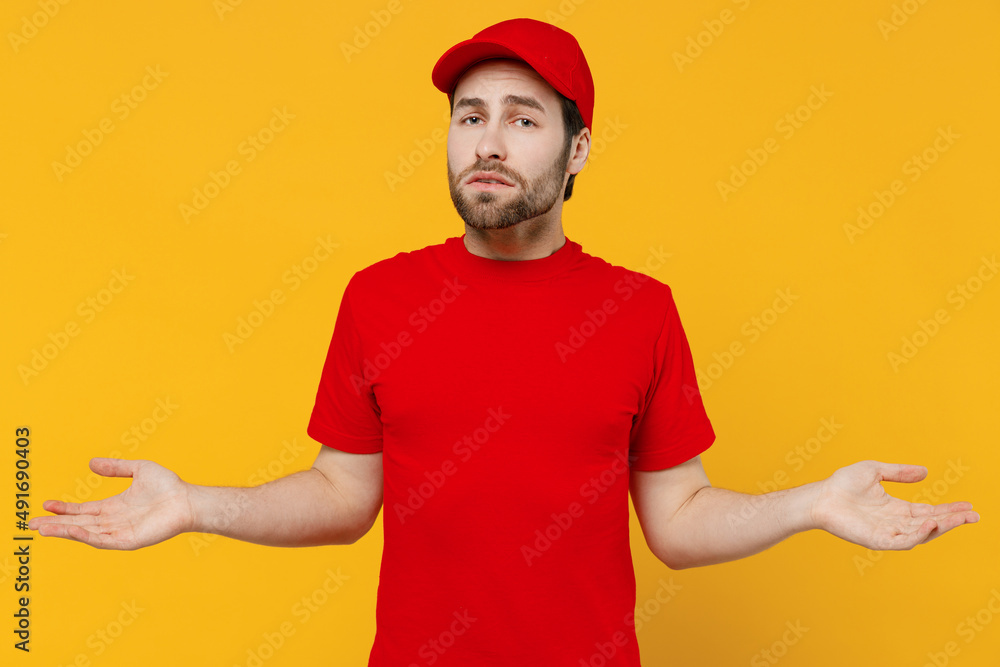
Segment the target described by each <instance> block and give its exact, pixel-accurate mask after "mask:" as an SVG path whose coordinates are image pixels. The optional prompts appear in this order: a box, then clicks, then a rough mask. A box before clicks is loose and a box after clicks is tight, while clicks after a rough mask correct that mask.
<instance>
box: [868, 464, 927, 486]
mask: <svg viewBox="0 0 1000 667" xmlns="http://www.w3.org/2000/svg"><path fill="white" fill-rule="evenodd" d="M878 472H879V476H880V477H881V478H882V480H883V481H886V482H919V481H920V480H922V479H923V478H924V477H927V468H925V467H924V466H918V465H909V464H906V463H881V462H879V463H878Z"/></svg>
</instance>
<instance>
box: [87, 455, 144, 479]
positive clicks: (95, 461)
mask: <svg viewBox="0 0 1000 667" xmlns="http://www.w3.org/2000/svg"><path fill="white" fill-rule="evenodd" d="M138 468H139V461H136V460H131V459H112V458H107V457H103V456H97V457H94V458H92V459H90V469H91V470H93V471H94V472H96V473H97V474H98V475H103V476H104V477H132V476H133V475H134V474H135V471H136V470H138Z"/></svg>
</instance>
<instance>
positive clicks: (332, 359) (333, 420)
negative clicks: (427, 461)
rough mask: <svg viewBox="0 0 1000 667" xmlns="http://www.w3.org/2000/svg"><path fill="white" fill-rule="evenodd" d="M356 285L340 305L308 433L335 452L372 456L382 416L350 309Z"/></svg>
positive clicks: (378, 444)
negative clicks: (338, 450)
mask: <svg viewBox="0 0 1000 667" xmlns="http://www.w3.org/2000/svg"><path fill="white" fill-rule="evenodd" d="M354 284H355V283H354V278H352V279H351V281H349V282H348V284H347V287H346V288H345V289H344V296H343V297H342V298H341V300H340V310H339V311H338V313H337V321H336V323H335V324H334V327H333V338H332V340H331V341H330V348H329V350H328V351H327V354H326V361H325V362H324V364H323V372H322V375H321V376H320V381H319V389H318V390H317V391H316V403H315V404H314V406H313V410H312V415H311V416H310V418H309V426H308V428H307V429H306V433H308V434H309V437H311V438H312V439H314V440H316V441H317V442H320V443H322V444H324V445H327V446H329V447H333V448H335V449H340V450H343V451H345V452H351V453H354V454H374V453H376V452H380V451H382V422H381V420H380V414H381V412H380V410H379V407H378V404H377V402H376V401H375V395H374V393H373V391H372V387H371V383H370V382H368V381H367V380H366V379H365V374H364V353H363V347H362V341H361V335H360V333H359V330H358V327H357V322H356V321H355V318H354V310H353V308H352V306H351V303H352V295H353V294H354V289H355V288H354Z"/></svg>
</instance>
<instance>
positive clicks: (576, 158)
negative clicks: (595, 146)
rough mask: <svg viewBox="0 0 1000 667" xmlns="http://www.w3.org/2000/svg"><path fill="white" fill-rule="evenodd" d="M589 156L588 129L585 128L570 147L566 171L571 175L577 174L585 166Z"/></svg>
mask: <svg viewBox="0 0 1000 667" xmlns="http://www.w3.org/2000/svg"><path fill="white" fill-rule="evenodd" d="M589 155H590V128H589V127H585V128H583V129H582V130H580V134H578V135H577V136H576V138H575V139H574V140H573V146H571V147H570V154H569V163H568V164H567V165H566V171H568V172H569V173H571V174H579V173H580V172H581V171H582V170H583V166H584V165H585V164H587V157H588V156H589Z"/></svg>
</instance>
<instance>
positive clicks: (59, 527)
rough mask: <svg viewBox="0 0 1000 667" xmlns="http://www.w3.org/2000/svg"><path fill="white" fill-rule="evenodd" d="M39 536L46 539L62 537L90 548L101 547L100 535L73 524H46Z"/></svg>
mask: <svg viewBox="0 0 1000 667" xmlns="http://www.w3.org/2000/svg"><path fill="white" fill-rule="evenodd" d="M38 534H39V535H42V536H44V537H61V538H63V539H66V540H72V541H74V542H82V543H83V544H89V545H90V546H99V542H100V541H99V540H98V539H97V538H98V537H99V534H98V533H94V532H91V531H89V530H87V529H85V528H82V527H80V526H75V525H71V524H65V525H64V524H45V525H44V526H41V527H40V528H39V529H38Z"/></svg>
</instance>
